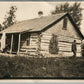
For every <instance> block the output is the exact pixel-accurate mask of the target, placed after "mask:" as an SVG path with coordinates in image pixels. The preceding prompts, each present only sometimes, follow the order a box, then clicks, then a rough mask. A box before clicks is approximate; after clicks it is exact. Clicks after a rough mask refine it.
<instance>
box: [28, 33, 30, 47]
mask: <svg viewBox="0 0 84 84" xmlns="http://www.w3.org/2000/svg"><path fill="white" fill-rule="evenodd" d="M29 45H30V35H29V34H28V38H27V46H29Z"/></svg>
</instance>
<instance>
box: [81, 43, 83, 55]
mask: <svg viewBox="0 0 84 84" xmlns="http://www.w3.org/2000/svg"><path fill="white" fill-rule="evenodd" d="M81 54H82V56H83V57H84V43H81Z"/></svg>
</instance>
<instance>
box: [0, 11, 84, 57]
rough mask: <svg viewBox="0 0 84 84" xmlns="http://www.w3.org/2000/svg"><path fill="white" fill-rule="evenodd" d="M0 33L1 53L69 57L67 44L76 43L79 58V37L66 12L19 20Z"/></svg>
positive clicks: (69, 52)
mask: <svg viewBox="0 0 84 84" xmlns="http://www.w3.org/2000/svg"><path fill="white" fill-rule="evenodd" d="M66 21H67V22H66ZM0 34H1V50H3V52H6V53H11V54H13V53H15V54H23V55H34V56H36V55H46V54H47V55H46V56H53V55H52V54H54V56H56V55H55V54H60V55H63V54H64V56H72V55H73V54H72V51H71V44H72V42H73V41H74V40H76V42H77V56H80V55H81V47H80V43H81V39H83V35H82V34H81V32H80V30H79V29H78V28H77V26H76V25H75V23H74V22H73V20H72V18H71V16H70V15H69V14H68V13H61V14H56V15H51V16H44V17H41V18H35V19H31V20H26V21H22V22H19V23H16V24H14V25H13V26H10V27H9V28H7V29H5V30H3V31H1V32H0ZM53 36H55V37H53ZM3 37H5V39H3ZM52 39H53V40H52ZM51 50H53V51H51Z"/></svg>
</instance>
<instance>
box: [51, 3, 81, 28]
mask: <svg viewBox="0 0 84 84" xmlns="http://www.w3.org/2000/svg"><path fill="white" fill-rule="evenodd" d="M80 5H81V3H77V2H76V3H74V4H73V5H72V6H71V5H70V4H69V3H65V4H61V5H60V6H56V9H55V10H54V11H52V14H57V13H63V12H68V13H69V14H70V15H71V17H72V18H73V21H74V22H75V23H76V25H77V26H78V27H79V29H80V24H81V20H82V19H81V18H82V13H81V12H82V8H81V7H80Z"/></svg>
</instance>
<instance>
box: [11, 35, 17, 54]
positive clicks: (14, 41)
mask: <svg viewBox="0 0 84 84" xmlns="http://www.w3.org/2000/svg"><path fill="white" fill-rule="evenodd" d="M18 39H19V34H13V45H12V53H17V50H18Z"/></svg>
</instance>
